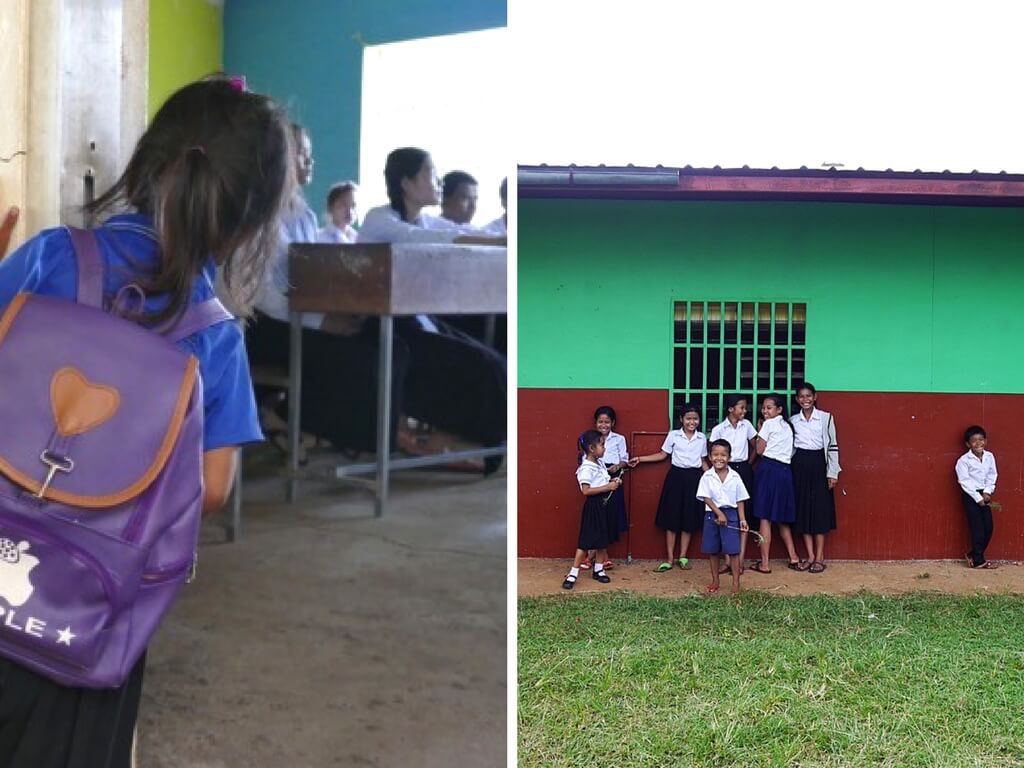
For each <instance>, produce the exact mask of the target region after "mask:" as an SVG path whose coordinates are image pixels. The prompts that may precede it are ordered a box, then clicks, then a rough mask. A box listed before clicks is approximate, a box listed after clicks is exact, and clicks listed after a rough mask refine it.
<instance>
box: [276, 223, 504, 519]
mask: <svg viewBox="0 0 1024 768" xmlns="http://www.w3.org/2000/svg"><path fill="white" fill-rule="evenodd" d="M506 261H507V252H506V249H505V248H504V247H500V246H490V245H447V244H446V245H434V244H430V245H427V244H414V243H401V244H399V243H395V244H391V243H366V244H359V245H333V244H331V245H328V244H312V243H293V244H292V245H291V246H290V247H289V250H288V279H289V282H290V283H291V289H290V291H289V292H288V305H289V311H290V318H291V329H290V332H291V337H290V347H289V350H290V351H289V365H288V367H289V373H288V500H289V501H294V499H295V498H296V496H297V494H298V480H299V440H300V437H301V434H302V432H301V429H300V426H299V425H300V423H301V421H300V413H299V408H300V405H301V388H302V316H303V314H305V313H307V312H322V313H341V314H348V315H370V316H375V317H377V318H378V319H379V322H380V345H379V347H380V348H379V356H378V378H377V460H376V462H373V463H366V464H351V465H347V466H338V467H336V468H335V476H336V477H346V476H350V475H359V474H374V473H375V474H376V477H377V492H376V500H375V507H374V513H375V515H376V516H377V517H380V516H381V515H382V514H383V512H384V508H385V507H386V506H387V503H388V479H389V476H390V473H391V471H392V470H399V469H411V468H415V467H424V466H430V465H432V464H447V463H449V462H452V461H458V460H460V459H470V458H482V457H487V456H498V455H501V454H503V453H505V450H506V449H505V447H504V446H500V447H492V448H479V449H475V450H467V451H453V452H450V453H441V454H436V455H432V456H416V457H410V458H400V459H392V458H391V430H390V428H389V425H390V424H391V397H390V392H391V380H392V370H391V354H392V348H393V346H394V317H395V316H396V315H419V314H429V315H457V314H491V313H497V314H500V313H504V312H505V311H506V274H505V266H506Z"/></svg>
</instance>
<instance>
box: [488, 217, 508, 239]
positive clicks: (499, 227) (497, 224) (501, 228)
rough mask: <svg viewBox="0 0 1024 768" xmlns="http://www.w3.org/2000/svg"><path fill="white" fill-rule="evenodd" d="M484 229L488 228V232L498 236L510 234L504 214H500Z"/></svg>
mask: <svg viewBox="0 0 1024 768" xmlns="http://www.w3.org/2000/svg"><path fill="white" fill-rule="evenodd" d="M484 229H485V230H487V232H488V234H491V235H494V236H496V237H501V236H502V235H507V234H508V224H507V223H506V222H505V217H504V216H499V217H498V218H496V219H495V220H494V221H492V222H490V223H489V224H487V226H485V227H484Z"/></svg>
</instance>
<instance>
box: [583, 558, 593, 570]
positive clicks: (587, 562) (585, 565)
mask: <svg viewBox="0 0 1024 768" xmlns="http://www.w3.org/2000/svg"><path fill="white" fill-rule="evenodd" d="M590 566H591V562H590V558H589V557H585V558H583V562H582V563H580V568H582V569H583V570H584V571H589V570H590Z"/></svg>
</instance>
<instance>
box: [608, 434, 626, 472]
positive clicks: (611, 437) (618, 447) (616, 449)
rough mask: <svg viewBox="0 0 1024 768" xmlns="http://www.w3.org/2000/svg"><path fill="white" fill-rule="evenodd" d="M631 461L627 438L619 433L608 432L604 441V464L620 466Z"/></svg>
mask: <svg viewBox="0 0 1024 768" xmlns="http://www.w3.org/2000/svg"><path fill="white" fill-rule="evenodd" d="M628 460H629V453H628V452H627V451H626V438H624V437H623V436H622V435H620V434H619V433H618V432H611V431H609V432H608V437H606V438H605V439H604V459H603V461H604V463H605V465H606V466H609V467H610V466H611V465H612V464H618V463H619V462H622V461H628Z"/></svg>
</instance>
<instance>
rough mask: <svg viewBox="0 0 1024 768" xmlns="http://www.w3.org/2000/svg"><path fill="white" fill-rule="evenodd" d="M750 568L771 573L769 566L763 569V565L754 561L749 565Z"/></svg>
mask: <svg viewBox="0 0 1024 768" xmlns="http://www.w3.org/2000/svg"><path fill="white" fill-rule="evenodd" d="M750 570H752V571H757V572H758V573H771V572H772V569H771V568H768V569H765V567H764V566H763V565H761V563H754V564H753V565H752V566H750Z"/></svg>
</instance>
